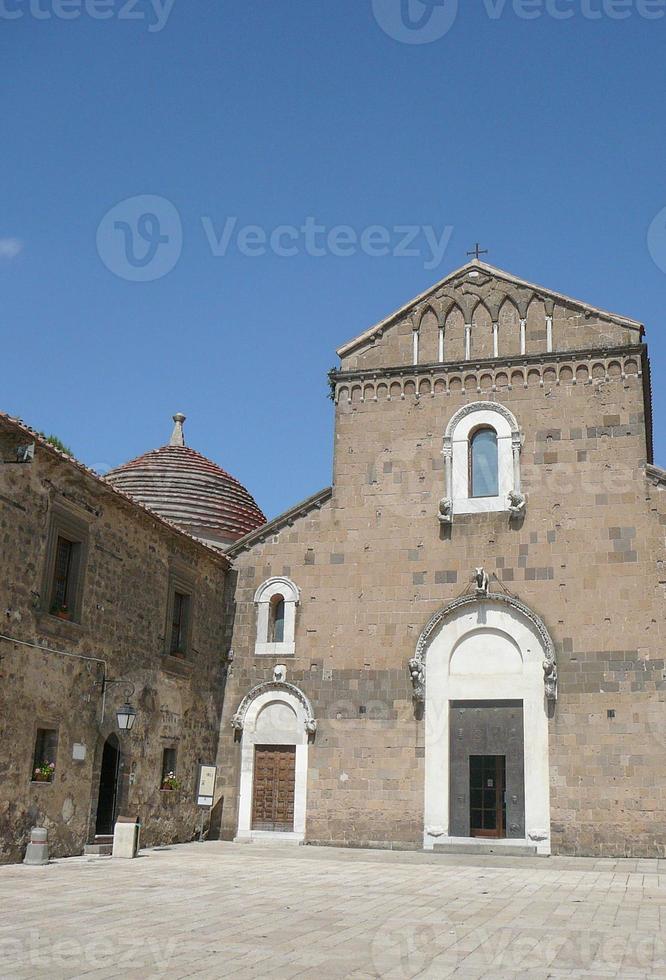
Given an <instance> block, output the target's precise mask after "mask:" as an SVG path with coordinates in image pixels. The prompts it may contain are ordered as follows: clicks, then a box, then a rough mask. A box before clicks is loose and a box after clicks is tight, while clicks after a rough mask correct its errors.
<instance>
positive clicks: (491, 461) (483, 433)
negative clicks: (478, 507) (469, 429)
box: [469, 427, 499, 497]
mask: <svg viewBox="0 0 666 980" xmlns="http://www.w3.org/2000/svg"><path fill="white" fill-rule="evenodd" d="M469 495H470V497H497V496H498V495H499V465H498V454H497V433H496V432H495V430H494V429H491V428H489V427H488V428H483V429H477V430H476V432H474V433H473V434H472V436H471V437H470V441H469Z"/></svg>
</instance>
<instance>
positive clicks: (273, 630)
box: [268, 595, 284, 643]
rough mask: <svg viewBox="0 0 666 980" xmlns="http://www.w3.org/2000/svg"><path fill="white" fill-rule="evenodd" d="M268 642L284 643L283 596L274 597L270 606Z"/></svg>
mask: <svg viewBox="0 0 666 980" xmlns="http://www.w3.org/2000/svg"><path fill="white" fill-rule="evenodd" d="M268 642H269V643H283V642H284V596H281V595H274V596H273V597H272V599H271V604H270V619H269V624H268Z"/></svg>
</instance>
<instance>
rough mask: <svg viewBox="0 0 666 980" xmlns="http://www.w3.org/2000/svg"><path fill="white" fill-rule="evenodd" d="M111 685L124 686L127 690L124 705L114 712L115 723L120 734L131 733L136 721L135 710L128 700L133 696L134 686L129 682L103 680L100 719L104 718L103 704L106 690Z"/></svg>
mask: <svg viewBox="0 0 666 980" xmlns="http://www.w3.org/2000/svg"><path fill="white" fill-rule="evenodd" d="M112 684H124V685H125V686H126V688H127V690H126V691H125V704H124V705H123V706H122V708H118V710H117V711H116V721H117V722H118V729H119V730H120V731H121V732H131V731H132V729H133V728H134V722H135V721H136V708H135V707H134V705H133V704H132V703H131V701H130V698H131V697H132V695H133V694H134V690H135V688H134V684H131V683H130V682H129V681H123V680H119V681H109V680H107V679H106V677H105V678H104V683H103V686H102V718H103V717H104V703H105V700H106V689H107V687H111V685H112Z"/></svg>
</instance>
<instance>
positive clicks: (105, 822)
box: [95, 733, 120, 837]
mask: <svg viewBox="0 0 666 980" xmlns="http://www.w3.org/2000/svg"><path fill="white" fill-rule="evenodd" d="M119 779H120V743H119V741H118V737H117V736H116V735H114V734H113V733H112V734H111V735H109V737H108V738H107V740H106V742H105V743H104V748H103V749H102V765H101V768H100V774H99V795H98V798H97V817H96V821H95V836H96V837H108V836H109V835H110V834H112V833H113V825H114V823H115V819H116V813H117V808H118V783H119Z"/></svg>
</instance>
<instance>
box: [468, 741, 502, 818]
mask: <svg viewBox="0 0 666 980" xmlns="http://www.w3.org/2000/svg"><path fill="white" fill-rule="evenodd" d="M505 774H506V758H505V756H503V755H471V756H470V758H469V785H470V804H471V805H470V831H471V835H472V837H504V828H505V826H506V817H505V802H504V801H505V797H504V792H505V786H506V775H505Z"/></svg>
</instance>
